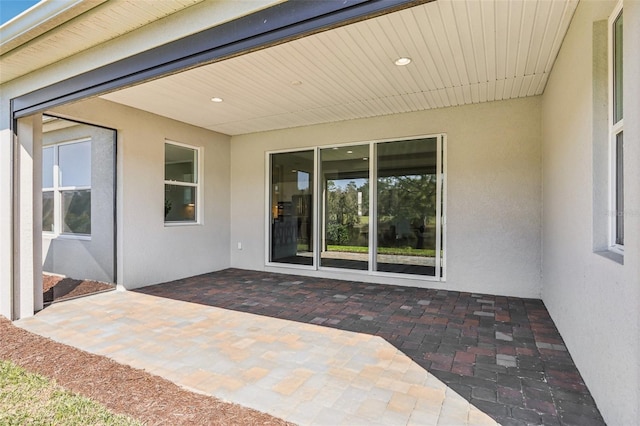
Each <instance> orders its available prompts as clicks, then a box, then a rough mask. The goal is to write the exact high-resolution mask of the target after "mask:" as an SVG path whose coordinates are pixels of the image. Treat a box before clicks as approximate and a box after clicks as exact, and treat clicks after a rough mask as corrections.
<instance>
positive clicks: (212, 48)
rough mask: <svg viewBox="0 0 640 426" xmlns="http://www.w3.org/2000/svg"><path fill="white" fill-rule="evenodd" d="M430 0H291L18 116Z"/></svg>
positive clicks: (34, 103)
mask: <svg viewBox="0 0 640 426" xmlns="http://www.w3.org/2000/svg"><path fill="white" fill-rule="evenodd" d="M428 1H430V0H418V1H416V0H319V1H309V0H289V1H287V2H284V3H280V4H278V5H276V6H273V7H270V8H267V9H264V10H262V11H259V12H256V13H253V14H251V15H248V16H245V17H242V18H238V19H236V20H234V21H230V22H227V23H224V24H221V25H219V26H216V27H213V28H210V29H208V30H205V31H202V32H199V33H196V34H193V35H191V36H187V37H185V38H182V39H179V40H176V41H173V42H171V43H167V44H165V45H162V46H159V47H156V48H153V49H150V50H147V51H145V52H142V53H139V54H137V55H134V56H131V57H129V58H125V59H122V60H120V61H117V62H114V63H111V64H108V65H105V66H103V67H100V68H97V69H95V70H92V71H88V72H86V73H84V74H80V75H77V76H75V77H71V78H69V79H67V80H64V81H60V82H58V83H55V84H52V85H50V86H47V87H44V88H42V89H38V90H36V91H34V92H31V93H28V94H25V95H22V96H19V97H17V98H15V99H14V100H13V101H14V103H13V107H14V109H13V112H14V117H15V118H19V117H25V116H27V115H30V114H34V113H37V112H43V111H45V110H47V109H50V108H53V107H55V106H58V105H62V104H65V103H68V102H73V101H77V100H80V99H84V98H87V97H90V96H96V95H100V94H104V93H107V92H110V91H114V90H117V89H120V88H124V87H127V86H131V85H135V84H138V83H141V82H144V81H148V80H151V79H155V78H159V77H162V76H166V75H170V74H174V73H177V72H180V71H184V70H186V69H190V68H194V67H198V66H201V65H205V64H209V63H213V62H217V61H220V60H224V59H227V58H230V57H233V56H238V55H242V54H245V53H248V52H252V51H255V50H259V49H264V48H266V47H269V46H273V45H277V44H280V43H285V42H287V41H291V40H294V39H296V38H300V37H304V36H307V35H310V34H315V33H318V32H322V31H326V30H328V29H332V28H336V27H339V26H343V25H347V24H350V23H353V22H357V21H361V20H364V19H368V18H372V17H374V16H379V15H382V14H386V13H390V12H394V11H397V10H401V9H405V8H408V7H411V6H414V5H417V4H421V3H426V2H428Z"/></svg>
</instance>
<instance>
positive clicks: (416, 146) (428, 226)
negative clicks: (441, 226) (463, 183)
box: [376, 138, 439, 276]
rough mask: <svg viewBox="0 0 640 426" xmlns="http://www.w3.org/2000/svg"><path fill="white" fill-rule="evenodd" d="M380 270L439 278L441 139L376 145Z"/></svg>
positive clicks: (378, 262)
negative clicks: (438, 176)
mask: <svg viewBox="0 0 640 426" xmlns="http://www.w3.org/2000/svg"><path fill="white" fill-rule="evenodd" d="M377 157H378V182H377V184H378V190H377V192H378V205H377V208H378V220H377V222H378V223H377V228H378V229H377V236H378V247H377V252H376V260H377V270H378V271H384V272H395V273H408V274H420V275H431V276H433V275H435V262H436V259H438V258H439V256H438V255H437V254H436V207H437V206H436V200H437V198H436V195H437V180H436V178H437V174H436V173H437V168H436V166H437V139H436V138H429V139H420V140H411V141H399V142H387V143H381V144H379V145H378V151H377Z"/></svg>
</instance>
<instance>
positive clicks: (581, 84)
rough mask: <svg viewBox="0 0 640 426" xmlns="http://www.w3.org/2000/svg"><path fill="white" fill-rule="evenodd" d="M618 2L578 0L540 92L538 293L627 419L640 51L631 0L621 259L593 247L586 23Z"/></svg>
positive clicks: (637, 258)
mask: <svg viewBox="0 0 640 426" xmlns="http://www.w3.org/2000/svg"><path fill="white" fill-rule="evenodd" d="M614 5H615V2H602V1H599V2H591V1H582V2H581V3H580V5H579V6H578V9H577V11H576V14H575V16H574V18H573V22H572V24H571V27H570V29H569V32H568V34H567V36H566V38H565V40H564V44H563V46H562V49H561V51H560V54H559V57H558V59H557V61H556V64H555V66H554V69H553V72H552V74H551V78H550V80H549V82H548V85H547V88H546V90H545V93H544V96H543V104H542V111H543V138H542V140H543V171H544V180H543V194H544V213H543V223H544V228H543V253H544V256H543V271H544V273H543V289H542V296H543V300H544V302H545V305H546V306H547V308H548V309H549V312H550V313H551V316H552V318H553V320H554V321H555V323H556V325H557V326H558V328H559V330H560V333H561V334H562V336H563V338H564V340H565V342H566V344H567V346H568V348H569V350H570V351H571V354H572V356H573V358H574V361H575V362H576V364H577V366H578V368H579V369H580V372H581V373H582V375H583V377H584V379H585V381H586V383H587V385H588V386H589V389H590V390H591V392H592V395H593V396H594V398H595V400H596V402H597V404H598V407H599V408H600V410H601V412H602V414H603V416H604V418H605V420H606V421H607V422H608V423H609V424H611V425H631V424H637V422H638V418H639V415H640V411H639V404H640V402H639V401H640V394H639V389H640V376H639V375H640V369H639V364H640V351H639V345H640V331H639V330H640V327H639V325H640V315H639V312H640V303H639V298H640V290H639V289H640V265H639V264H640V244H639V235H638V230H640V224H639V216H640V214H639V212H640V205H639V199H640V197H639V196H638V195H639V192H640V184H639V183H640V176H639V167H638V166H639V164H638V158H640V143H639V142H640V137H639V136H640V132H639V131H638V124H637V120H635V119H634V117H638V116H640V109H639V108H638V100H637V99H638V97H637V96H628V94H632V93H640V83H639V82H640V72H639V70H640V66H639V60H640V56H639V55H638V50H637V43H633V42H630V41H631V40H640V33H639V31H638V28H640V2H637V1H631V2H629V1H625V9H624V30H625V34H624V39H625V45H624V46H625V52H624V61H625V62H624V73H625V75H624V83H625V98H624V102H625V104H624V109H625V117H626V123H625V129H624V133H625V141H624V145H625V164H624V170H625V212H626V213H625V255H624V265H622V264H620V263H617V262H615V261H614V260H611V259H609V258H606V257H604V256H602V255H600V254H596V253H594V246H596V247H597V246H599V243H598V241H597V240H598V239H600V235H601V234H602V232H603V230H602V229H600V227H602V226H603V224H604V226H606V222H607V220H606V219H607V217H606V216H608V215H609V209H608V206H607V205H606V203H605V204H604V205H599V204H600V203H601V202H602V200H603V199H605V200H606V197H602V195H601V194H600V193H599V189H598V185H597V182H596V185H595V188H596V191H593V189H594V180H595V181H597V180H598V179H594V173H596V174H598V173H601V170H600V169H601V168H602V167H603V165H602V164H601V162H600V160H601V158H600V157H601V156H602V149H601V142H602V141H601V140H600V139H599V138H600V135H601V132H600V131H599V129H597V124H596V128H595V129H594V126H593V124H592V123H598V122H601V121H602V120H601V117H594V116H593V111H594V105H593V102H594V98H595V99H596V102H597V99H598V96H599V95H598V93H599V89H598V88H597V87H596V89H595V92H594V89H593V85H592V81H593V76H592V61H593V60H592V57H593V53H594V52H593V51H592V44H593V41H594V37H593V34H592V29H593V23H594V22H595V21H599V20H602V19H607V17H608V15H609V14H610V12H611V10H612V9H613V7H614ZM596 41H597V40H596ZM596 74H597V72H596ZM594 93H595V97H594ZM595 110H596V111H598V108H597V105H596V108H595ZM594 135H596V136H595V137H594ZM605 155H606V154H605ZM604 161H605V163H606V161H607V160H606V158H605V160H604ZM604 167H606V164H605V166H604ZM596 177H597V176H596ZM594 203H596V205H594ZM602 216H605V218H604V219H605V220H600V219H602ZM604 232H606V229H605V230H604Z"/></svg>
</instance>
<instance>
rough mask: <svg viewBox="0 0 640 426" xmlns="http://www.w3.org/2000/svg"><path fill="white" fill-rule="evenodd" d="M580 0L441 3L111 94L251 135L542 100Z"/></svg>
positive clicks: (181, 117) (194, 121) (459, 0)
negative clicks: (406, 60) (404, 59)
mask: <svg viewBox="0 0 640 426" xmlns="http://www.w3.org/2000/svg"><path fill="white" fill-rule="evenodd" d="M576 6H577V0H568V1H554V0H510V1H500V0H497V1H492V0H453V1H451V0H438V1H435V2H432V3H426V4H423V5H420V6H415V7H412V8H409V9H405V10H402V11H398V12H395V13H391V14H387V15H383V16H380V17H376V18H372V19H369V20H366V21H362V22H358V23H355V24H351V25H348V26H344V27H340V28H336V29H333V30H331V31H327V32H323V33H319V34H315V35H312V36H309V37H305V38H302V39H298V40H295V41H292V42H289V43H285V44H281V45H278V46H274V47H271V48H268V49H264V50H261V51H257V52H253V53H249V54H246V55H244V56H239V57H235V58H232V59H228V60H225V61H222V62H218V63H214V64H210V65H207V66H203V67H200V68H196V69H192V70H189V71H186V72H183V73H179V74H175V75H172V76H169V77H165V78H161V79H158V80H155V81H151V82H148V83H144V84H141V85H138V86H135V87H130V88H127V89H124V90H120V91H118V92H115V93H111V94H107V95H104V96H103V98H104V99H108V100H110V101H113V102H117V103H121V104H124V105H128V106H131V107H134V108H138V109H142V110H145V111H149V112H152V113H155V114H159V115H162V116H166V117H170V118H173V119H176V120H179V121H183V122H186V123H190V124H193V125H196V126H199V127H204V128H207V129H210V130H214V131H218V132H221V133H225V134H229V135H239V134H245V133H253V132H260V131H267V130H274V129H282V128H290V127H297V126H306V125H313V124H320V123H327V122H336V121H342V120H350V119H357V118H365V117H375V116H384V115H390V114H397V113H405V112H411V111H420V110H427V109H432V108H442V107H449V106H456V105H465V104H472V103H480V102H488V101H494V100H502V99H511V98H518V97H526V96H534V95H539V94H542V93H543V91H544V88H545V85H546V82H547V79H548V77H549V73H550V71H551V68H552V66H553V62H554V60H555V58H556V56H557V53H558V51H559V49H560V46H561V44H562V41H563V39H564V35H565V34H566V31H567V29H568V26H569V23H570V21H571V18H572V16H573V13H574V11H575V8H576ZM401 56H408V57H411V58H412V60H413V61H412V63H411V64H409V65H407V66H404V67H398V66H396V65H394V60H395V59H396V58H398V57H401ZM212 97H221V98H223V99H224V102H222V103H213V102H211V101H210V99H211V98H212Z"/></svg>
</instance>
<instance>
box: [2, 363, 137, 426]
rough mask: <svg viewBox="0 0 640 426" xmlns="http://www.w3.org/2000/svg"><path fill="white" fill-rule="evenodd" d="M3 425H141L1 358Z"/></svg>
mask: <svg viewBox="0 0 640 426" xmlns="http://www.w3.org/2000/svg"><path fill="white" fill-rule="evenodd" d="M0 424H1V425H7V426H14V425H15V426H17V425H43V426H44V425H66V426H76V425H77V426H85V425H99V426H121V425H122V426H124V425H127V426H129V425H136V426H142V423H141V422H138V421H136V420H133V419H131V418H130V417H127V416H123V415H118V414H113V413H112V412H110V411H109V410H107V409H106V408H105V407H104V406H102V405H100V404H98V403H97V402H94V401H92V400H90V399H88V398H85V397H83V396H80V395H77V394H74V393H71V392H69V391H66V390H65V389H63V388H62V387H60V386H58V385H56V384H55V383H54V382H52V381H51V380H49V379H47V378H45V377H43V376H40V375H38V374H33V373H29V372H27V371H26V370H25V369H23V368H21V367H18V366H16V365H15V364H13V363H11V362H9V361H2V360H0Z"/></svg>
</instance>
